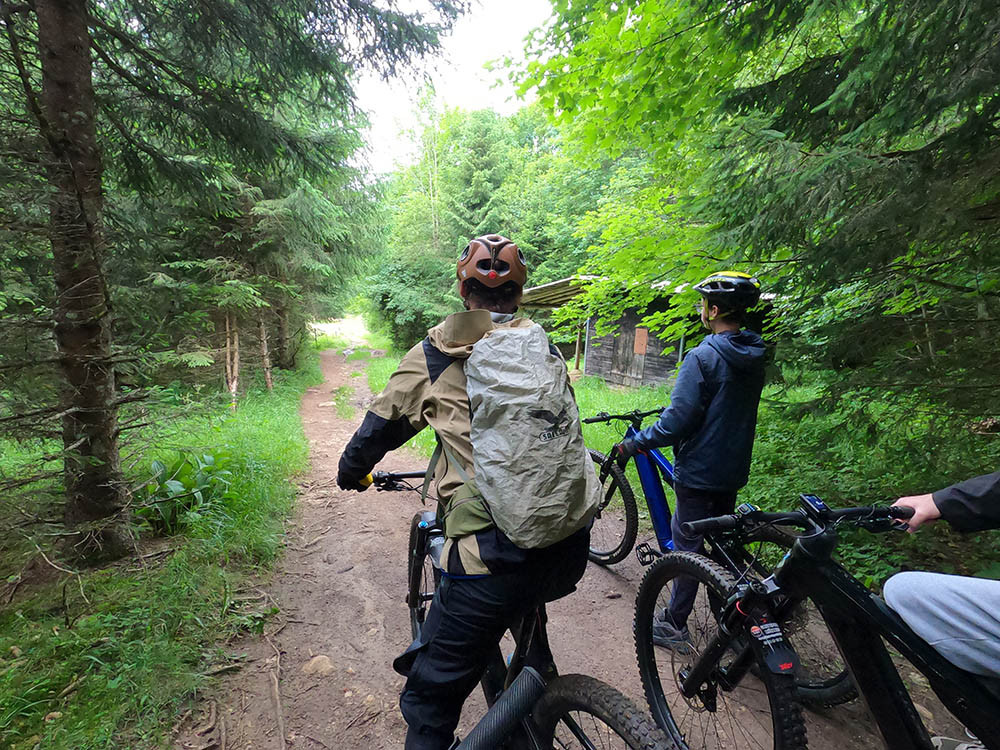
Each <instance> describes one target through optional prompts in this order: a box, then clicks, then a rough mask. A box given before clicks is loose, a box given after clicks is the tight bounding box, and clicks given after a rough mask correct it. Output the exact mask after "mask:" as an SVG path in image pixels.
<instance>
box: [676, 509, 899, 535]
mask: <svg viewBox="0 0 1000 750" xmlns="http://www.w3.org/2000/svg"><path fill="white" fill-rule="evenodd" d="M912 517H913V508H908V507H906V506H905V505H889V506H876V505H867V506H862V507H859V508H830V509H827V510H825V511H822V512H814V513H807V512H806V511H804V510H794V511H791V512H786V513H765V512H764V511H760V510H754V511H751V512H749V513H743V514H740V515H726V516H716V517H714V518H704V519H702V520H699V521H686V522H684V523H682V524H681V531H683V532H684V533H685V534H687V535H688V536H696V535H699V534H707V533H711V532H713V531H733V530H735V529H738V528H741V527H743V526H746V525H753V526H768V525H775V524H781V525H785V526H796V527H798V528H800V529H810V528H814V527H816V526H823V525H825V524H836V523H839V522H842V521H843V522H848V523H854V524H857V525H858V526H861V527H862V528H867V529H868V530H869V531H888V530H889V529H890V528H892V526H889V525H887V524H886V522H889V521H903V520H906V519H907V518H912Z"/></svg>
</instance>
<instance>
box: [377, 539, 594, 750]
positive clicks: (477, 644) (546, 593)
mask: <svg viewBox="0 0 1000 750" xmlns="http://www.w3.org/2000/svg"><path fill="white" fill-rule="evenodd" d="M567 541H569V540H567ZM589 546H590V537H589V535H587V534H582V535H580V536H579V537H578V538H577V539H575V540H574V543H573V544H572V545H571V547H570V548H567V547H566V546H564V543H560V544H557V545H554V546H553V547H551V548H548V549H546V550H539V554H538V555H537V556H533V557H532V559H531V560H530V561H529V562H527V563H525V564H524V565H523V566H521V567H520V569H518V570H516V571H513V572H509V573H504V574H501V575H492V576H486V577H484V578H471V579H463V578H451V577H445V578H444V579H443V580H442V582H441V586H440V587H439V588H438V591H437V594H436V595H435V597H434V601H433V602H432V603H431V606H430V610H429V611H428V613H427V620H426V622H425V623H424V627H423V631H422V632H421V637H420V641H419V642H415V643H414V644H413V645H412V646H410V648H409V649H407V651H406V653H404V654H403V655H402V656H400V657H399V658H398V659H396V661H395V663H394V666H395V667H396V670H397V671H399V672H400V673H402V674H406V675H407V679H406V686H405V687H404V688H403V694H402V696H401V697H400V700H399V706H400V709H401V710H402V712H403V718H404V719H406V723H407V724H408V725H409V730H408V731H407V734H406V750H446V748H448V747H450V746H451V743H452V740H453V737H454V733H455V727H456V726H457V725H458V719H459V716H460V715H461V712H462V704H464V703H465V699H466V698H468V697H469V694H470V693H472V691H473V689H474V688H475V687H476V683H477V682H478V681H479V680H480V678H482V676H483V672H484V671H485V669H486V666H487V664H488V662H489V660H490V658H491V657H493V656H494V655H495V654H496V647H497V644H498V643H499V642H500V638H501V637H502V636H503V634H504V631H505V630H507V629H508V628H511V627H513V626H515V625H517V623H518V622H520V620H521V619H523V617H524V616H525V615H526V614H528V613H530V612H531V611H532V610H533V609H535V608H537V607H538V605H539V604H542V603H543V602H547V601H553V600H555V599H558V598H560V597H563V596H565V595H566V594H568V593H570V592H571V591H573V590H574V589H575V587H576V583H577V581H579V580H580V578H581V577H582V576H583V571H584V570H585V569H586V567H587V549H588V548H589ZM547 553H548V554H547ZM407 669H408V671H407Z"/></svg>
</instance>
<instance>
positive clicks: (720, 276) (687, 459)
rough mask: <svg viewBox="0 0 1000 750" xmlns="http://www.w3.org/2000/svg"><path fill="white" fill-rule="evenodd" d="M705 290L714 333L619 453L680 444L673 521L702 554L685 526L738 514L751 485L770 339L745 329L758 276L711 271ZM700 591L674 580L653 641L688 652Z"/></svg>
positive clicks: (679, 535) (706, 319)
mask: <svg viewBox="0 0 1000 750" xmlns="http://www.w3.org/2000/svg"><path fill="white" fill-rule="evenodd" d="M695 290H696V291H697V292H698V293H699V294H700V295H701V302H700V306H699V312H700V316H701V322H702V325H703V326H704V327H705V328H707V329H708V330H710V331H711V334H710V335H708V336H706V337H705V339H704V341H702V342H701V344H699V345H698V346H697V347H695V348H694V349H692V350H691V351H689V352H688V353H687V356H685V358H684V360H683V362H682V363H681V367H680V371H679V372H678V374H677V381H676V383H675V384H674V389H673V392H672V393H671V396H670V406H669V407H668V408H667V409H665V410H664V412H663V413H662V414H661V415H660V418H659V420H658V421H657V423H656V424H654V425H652V426H650V427H647V428H646V429H645V430H643V431H641V432H640V433H638V434H637V435H635V436H634V437H632V438H630V439H626V440H624V441H622V442H621V443H619V444H618V445H617V446H615V450H616V451H617V452H618V454H619V455H620V456H623V457H630V456H632V455H634V454H635V453H637V452H638V451H644V450H648V449H651V448H660V447H664V446H668V445H671V446H673V447H674V458H675V461H674V493H675V494H676V496H677V504H676V508H675V510H674V515H673V519H672V520H671V532H672V535H673V540H674V549H677V550H684V551H689V552H696V551H699V550H700V549H701V545H702V536H701V535H694V536H688V535H686V534H685V533H684V532H683V531H681V524H682V523H684V522H687V521H696V520H700V519H702V518H709V517H711V516H718V515H723V514H727V513H732V512H733V509H734V508H735V506H736V493H737V492H738V491H739V490H740V489H742V488H743V486H744V485H746V483H747V479H748V477H749V473H750V454H751V451H752V449H753V439H754V431H755V429H756V425H757V406H758V404H759V402H760V394H761V390H762V389H763V387H764V342H763V340H762V339H761V337H760V336H759V335H757V334H756V333H754V332H753V331H749V330H746V329H744V328H743V327H742V326H743V321H744V316H745V313H746V311H747V309H748V308H750V307H753V306H754V305H756V304H757V302H758V301H759V299H760V282H759V281H758V280H757V279H756V278H754V277H752V276H749V275H747V274H744V273H739V272H737V271H722V272H719V273H715V274H712V275H711V276H709V277H708V278H706V279H705V280H704V281H702V282H701V283H700V284H698V285H697V286H696V287H695ZM697 593H698V584H697V582H695V581H693V580H690V579H681V580H679V581H677V582H676V583H675V584H674V589H673V592H672V594H671V597H670V605H669V606H668V607H666V608H664V609H663V610H661V611H659V612H657V614H656V618H655V619H654V622H653V642H654V643H655V644H656V645H658V646H663V647H665V648H671V649H674V650H676V651H678V652H679V653H689V652H690V649H691V646H690V638H689V635H688V629H687V619H688V616H689V615H690V614H691V610H692V609H693V607H694V600H695V596H696V595H697Z"/></svg>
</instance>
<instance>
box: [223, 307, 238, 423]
mask: <svg viewBox="0 0 1000 750" xmlns="http://www.w3.org/2000/svg"><path fill="white" fill-rule="evenodd" d="M226 389H227V390H228V391H229V408H230V409H232V410H233V411H236V395H237V393H239V390H240V329H239V322H238V321H237V320H236V316H235V315H234V314H233V313H231V312H228V311H227V312H226Z"/></svg>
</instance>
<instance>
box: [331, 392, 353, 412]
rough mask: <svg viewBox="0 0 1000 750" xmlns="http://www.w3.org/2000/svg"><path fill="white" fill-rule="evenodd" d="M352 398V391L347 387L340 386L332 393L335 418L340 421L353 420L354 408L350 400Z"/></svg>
mask: <svg viewBox="0 0 1000 750" xmlns="http://www.w3.org/2000/svg"><path fill="white" fill-rule="evenodd" d="M353 396H354V389H353V388H352V387H351V386H349V385H341V386H338V387H337V390H336V391H334V392H333V403H334V406H335V407H336V409H337V416H338V417H340V418H341V419H354V407H353V406H352V405H351V398H352V397H353Z"/></svg>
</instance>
